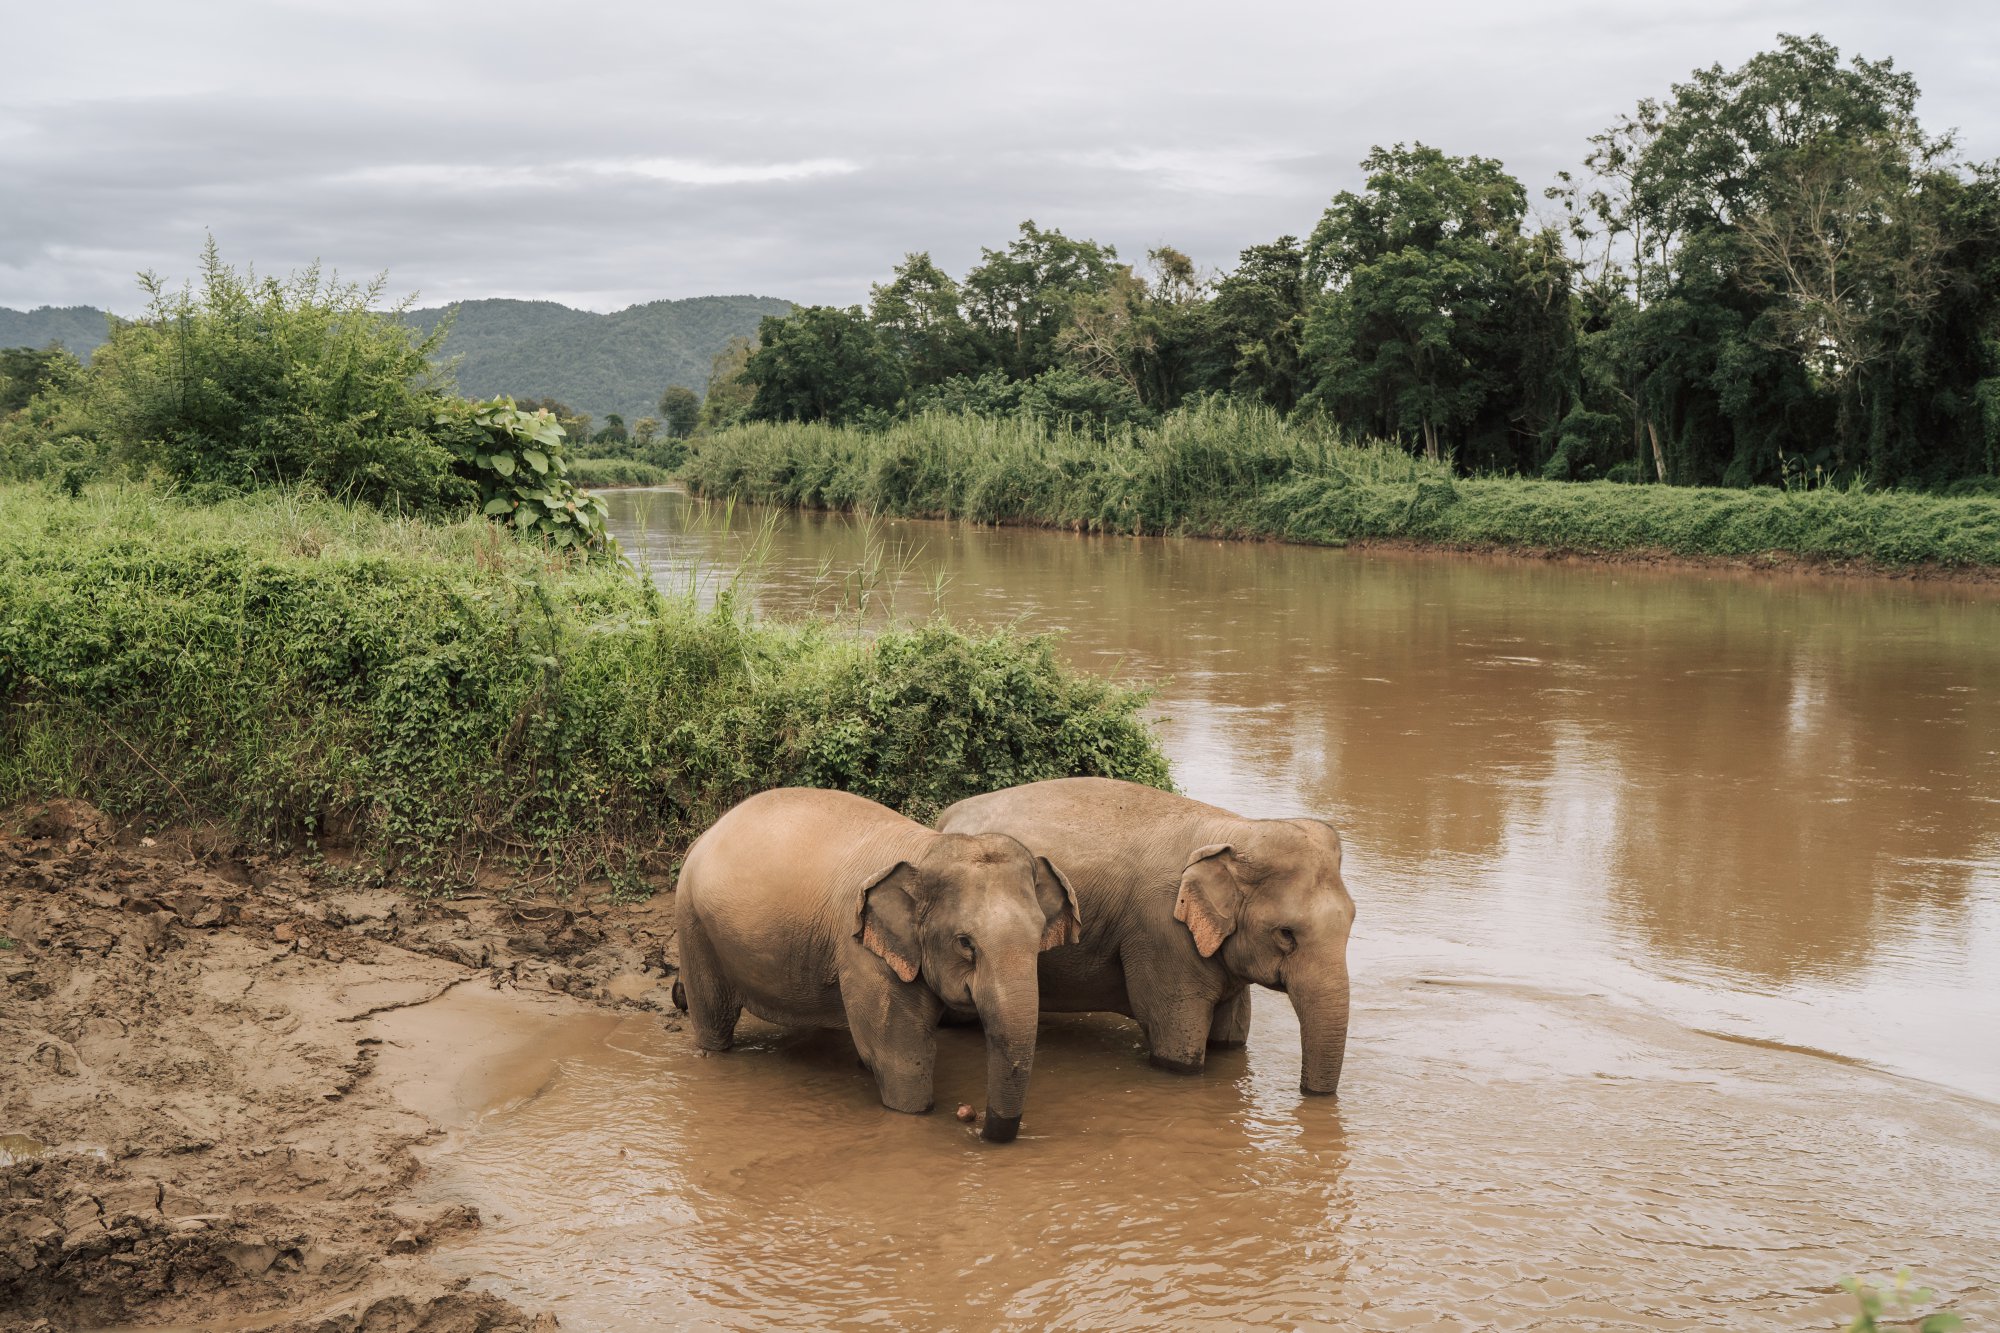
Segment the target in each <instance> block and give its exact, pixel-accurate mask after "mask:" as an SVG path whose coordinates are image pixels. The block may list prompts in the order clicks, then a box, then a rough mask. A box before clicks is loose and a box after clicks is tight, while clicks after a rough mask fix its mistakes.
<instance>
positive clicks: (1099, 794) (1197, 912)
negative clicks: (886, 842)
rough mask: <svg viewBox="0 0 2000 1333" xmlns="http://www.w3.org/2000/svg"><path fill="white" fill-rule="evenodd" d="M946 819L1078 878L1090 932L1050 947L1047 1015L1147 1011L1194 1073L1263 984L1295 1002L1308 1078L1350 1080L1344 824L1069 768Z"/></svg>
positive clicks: (1310, 1088)
mask: <svg viewBox="0 0 2000 1333" xmlns="http://www.w3.org/2000/svg"><path fill="white" fill-rule="evenodd" d="M938 827H939V828H940V829H943V830H944V831H946V832H948V833H958V834H967V835H971V834H993V833H1006V834H1011V835H1013V836H1014V837H1016V838H1019V839H1021V840H1022V841H1023V842H1025V843H1026V844H1027V845H1028V846H1029V847H1031V848H1033V849H1034V850H1035V851H1036V852H1037V853H1040V854H1043V855H1046V856H1050V857H1053V858H1054V859H1055V860H1056V861H1058V862H1060V863H1061V865H1062V866H1063V868H1064V870H1065V871H1066V872H1067V873H1068V875H1069V877H1070V882H1071V883H1073V884H1074V885H1075V886H1076V894H1077V901H1078V902H1079V903H1080V904H1081V906H1082V909H1083V938H1082V940H1081V941H1079V942H1078V943H1076V944H1074V945H1066V946H1064V947H1062V948H1059V949H1055V950H1053V951H1051V952H1049V953H1046V954H1043V955H1042V957H1041V1000H1042V1008H1043V1009H1044V1010H1045V1011H1047V1012H1049V1013H1072V1012H1078V1011H1086V1010H1106V1011H1109V1012H1112V1013H1118V1014H1125V1015H1127V1016H1128V1017H1131V1018H1135V1019H1137V1020H1138V1021H1139V1025H1140V1026H1141V1027H1142V1028H1144V1029H1145V1033H1146V1042H1147V1045H1148V1046H1149V1047H1150V1048H1151V1052H1152V1060H1153V1063H1154V1064H1156V1065H1159V1066H1161V1067H1163V1068H1166V1069H1172V1070H1176V1071H1179V1072H1183V1073H1192V1072H1194V1071H1195V1070H1198V1069H1200V1068H1201V1066H1202V1063H1203V1060H1204V1059H1205V1058H1206V1055H1207V1048H1208V1047H1209V1046H1228V1045H1240V1044H1242V1042H1243V1040H1244V1038H1245V1037H1246V1036H1247V1035H1248V1034H1249V1031H1250V992H1249V990H1248V989H1247V983H1250V982H1256V983H1258V984H1259V985H1264V986H1269V987H1270V988H1271V989H1273V990H1276V991H1282V992H1284V993H1286V994H1287V995H1289V996H1290V997H1291V1001H1292V1006H1293V1008H1295V1009H1296V1010H1297V1011H1298V1015H1299V1032H1300V1037H1301V1041H1302V1044H1303V1047H1304V1051H1303V1056H1304V1060H1303V1072H1302V1076H1301V1078H1300V1080H1299V1087H1300V1089H1301V1090H1302V1091H1304V1092H1309V1093H1332V1092H1335V1091H1337V1090H1338V1088H1339V1085H1340V1066H1341V1060H1342V1058H1343V1056H1344V1054H1345V1052H1346V1049H1347V1007H1348V998H1347V936H1348V931H1349V929H1350V927H1351V926H1352V925H1353V923H1354V899H1353V898H1351V897H1349V896H1348V892H1347V886H1346V885H1345V884H1344V883H1342V881H1341V878H1340V855H1341V846H1340V834H1339V833H1337V832H1335V831H1334V828H1333V826H1332V825H1330V824H1327V823H1325V822H1324V821H1322V820H1317V819H1245V818H1243V817H1242V816H1240V815H1234V814H1231V813H1230V812H1229V811H1227V810H1222V809H1218V808H1217V807H1215V806H1212V805H1203V804H1202V803H1201V802H1199V801H1191V800H1189V799H1187V798H1186V797H1185V796H1176V795H1174V794H1173V793H1172V792H1164V791H1159V790H1157V789H1155V788H1152V787H1141V786H1138V785H1136V784H1133V783H1129V782H1116V781H1113V780H1111V779H1108V778H1064V779H1060V780H1058V781H1054V782H1035V783H1030V784H1028V785H1026V786H1022V787H1014V788H1010V789H1008V790H1006V791H997V792H993V793H991V794H989V795H986V796H975V797H972V798H971V799H970V800H965V801H960V802H959V803H958V804H956V805H954V806H952V807H950V808H949V809H947V810H946V811H945V812H944V814H943V815H942V816H940V817H939V819H938Z"/></svg>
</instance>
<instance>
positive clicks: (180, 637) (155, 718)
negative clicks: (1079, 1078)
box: [0, 485, 1166, 874]
mask: <svg viewBox="0 0 2000 1333" xmlns="http://www.w3.org/2000/svg"><path fill="white" fill-rule="evenodd" d="M1141 702H1142V700H1141V698H1140V696H1139V695H1137V694H1136V693H1134V692H1131V691H1128V690H1125V689H1122V688H1120V687H1117V686H1115V685H1112V684H1109V683H1106V682H1103V681H1100V680H1097V679H1094V678H1091V677H1087V676H1083V675H1079V674H1077V673H1074V672H1071V671H1069V670H1067V669H1065V668H1063V667H1061V666H1059V665H1058V664H1057V662H1056V660H1055V658H1054V655H1053V653H1052V651H1051V649H1050V647H1049V645H1048V644H1047V643H1045V642H1043V641H1039V640H1034V639H1026V638H1022V637H1019V636H1014V635H1009V634H996V635H991V636H983V637H981V636H972V635H967V634H964V633H961V632H959V631H957V630H954V629H951V628H949V627H946V626H942V625H931V626H925V627H922V628H914V629H902V630H895V631H892V632H889V633H885V634H882V635H880V636H877V637H874V638H872V639H864V638H863V637H861V636H860V635H859V634H858V633H855V632H851V631H850V630H849V629H847V628H844V627H841V626H837V625H832V624H824V623H823V624H815V625H803V626H791V625H777V624H770V623H763V622H759V621H756V620H753V619H751V618H750V617H748V616H746V615H745V614H743V613H742V612H741V611H740V610H737V609H735V608H732V607H730V606H727V605H725V606H723V607H721V608H719V609H716V610H713V611H702V610H700V609H698V608H697V607H696V606H694V605H693V604H692V603H691V602H689V601H686V600H681V599H676V598H673V597H668V596H663V595H662V594H660V593H659V592H658V591H656V590H655V589H654V587H653V586H652V585H651V584H650V583H648V582H645V581H643V580H641V579H638V578H636V577H633V576H632V575H630V574H629V573H627V572H624V571H622V570H620V569H617V568H613V567H609V566H606V565H604V564H602V563H600V564H598V565H596V566H585V565H582V564H579V563H577V562H575V561H564V560H562V559H559V558H557V557H555V556H553V555H550V554H548V553H547V552H546V549H545V548H537V547H535V546H531V545H529V544H526V543H524V542H522V541H520V540H517V539H516V538H515V537H514V536H512V535H511V534H510V532H509V531H507V530H505V529H501V528H497V527H495V526H494V525H493V524H491V523H488V522H486V521H484V520H483V519H477V518H474V519H469V520H467V521H463V522H458V523H427V522H418V521H410V520H404V519H397V518H392V517H387V516H384V515H382V514H380V513H379V512H376V511H373V510H369V509H365V508H358V507H348V506H343V505H338V504H333V503H329V502H326V501H323V500H308V499H302V498H300V497H297V496H294V495H290V494H287V493H282V492H265V493H261V494H257V495H253V496H249V497H245V498H241V499H236V500H230V501H227V502H224V503H220V504H215V505H195V504H191V503H187V502H184V501H181V500H178V499H175V498H172V497H169V496H167V495H163V494H161V493H159V492H157V491H154V490H151V489H149V488H144V487H119V486H111V485H102V486H98V487H94V488H92V489H90V490H89V491H88V492H86V493H85V494H84V495H83V496H82V497H81V498H76V499H68V498H62V497H59V496H57V495H55V494H54V493H53V492H52V491H51V490H50V489H49V488H45V487H41V486H12V487H0V804H6V803H10V802H14V801H18V800H23V799H28V798H43V797H50V796H65V795H67V796H79V797H84V798H87V799H89V800H91V801H93V802H95V803H97V804H98V805H100V806H103V807H105V808H106V809H108V810H111V811H113V812H114V813H122V814H144V815H148V816H151V817H154V818H156V819H165V820H175V821H183V820H194V821H220V822H223V823H225V824H227V825H229V826H231V827H233V828H235V829H237V830H239V831H240V832H241V833H243V834H244V835H246V836H249V837H253V838H257V839H269V840H276V841H280V842H297V841H300V840H305V839H313V838H337V839H347V838H351V839H353V840H354V841H356V842H357V843H359V844H361V845H362V846H363V847H364V848H366V849H368V850H370V851H372V852H375V853H378V854H381V855H383V856H384V857H386V858H387V859H388V860H390V861H392V862H402V863H405V866H406V868H408V869H411V870H415V869H416V868H419V867H424V868H440V867H453V866H461V867H462V866H463V865H464V864H465V863H466V861H467V859H468V858H469V857H470V856H472V855H475V854H477V855H481V856H485V855H492V854H495V853H498V854H503V855H517V856H520V857H524V858H532V859H535V860H538V861H542V862H551V863H554V864H555V865H556V866H558V867H559V868H562V869H563V870H565V871H566V872H567V873H573V874H586V873H589V872H591V871H592V870H594V869H603V870H606V871H610V872H614V873H617V872H623V871H627V870H631V869H634V868H636V867H637V865H638V863H639V862H640V861H641V860H642V859H643V858H644V857H645V856H647V855H648V854H650V855H651V856H652V857H653V859H654V861H655V863H656V864H657V863H659V862H660V858H661V857H663V856H671V855H672V854H673V853H675V852H676V851H677V850H678V849H679V848H680V846H682V845H683V843H684V840H685V839H686V838H687V837H689V836H690V835H691V834H692V833H694V832H696V831H698V830H699V829H700V828H701V827H703V826H704V825H705V823H706V822H707V821H708V820H709V819H710V818H712V817H713V816H714V815H715V814H716V813H718V812H719V811H720V810H721V809H723V808H725V807H726V806H727V805H729V804H730V803H732V802H734V801H735V800H737V799H740V798H741V797H743V796H744V795H747V794H749V793H750V792H752V791H755V790H758V789H760V788H763V787H767V786H776V785H784V784H810V785H819V786H838V787H844V788H846V789H848V790H851V791H857V792H860V793H862V794H864V795H867V796H871V797H873V798H875V799H877V800H881V801H884V802H886V803H888V804H891V805H894V806H897V807H899V808H902V809H905V810H908V811H910V812H911V813H913V814H915V815H917V816H918V817H925V816H927V815H928V814H930V813H931V812H933V811H934V810H936V809H937V808H939V807H940V806H943V805H945V804H947V803H949V802H951V801H953V800H955V799H957V798H959V797H960V796H963V795H966V794H969V793H972V792H976V791H985V790H988V789H991V788H993V787H997V786H1004V785H1007V784H1009V783H1014V782H1023V781H1030V780H1034V779H1038V778H1043V777H1052V776H1057V775H1061V774H1071V773H1102V774H1113V775H1118V776H1123V777H1128V778H1134V779H1138V780H1141V781H1153V782H1162V781H1164V780H1165V774H1166V768H1165V761H1164V760H1163V759H1162V758H1161V755H1160V752H1159V751H1158V749H1157V748H1156V747H1155V745H1154V742H1153V740H1152V738H1151V736H1150V734H1149V733H1148V731H1147V730H1146V728H1145V726H1144V724H1143V723H1142V722H1141V721H1140V720H1139V718H1138V709H1139V707H1140V704H1141Z"/></svg>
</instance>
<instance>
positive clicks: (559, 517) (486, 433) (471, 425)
mask: <svg viewBox="0 0 2000 1333" xmlns="http://www.w3.org/2000/svg"><path fill="white" fill-rule="evenodd" d="M433 424H434V426H435V435H436V438H437V439H438V441H439V442H440V443H441V444H442V445H443V446H444V448H445V449H447V450H448V451H449V452H450V454H451V456H452V458H453V460H454V463H455V467H456V470H457V471H458V472H459V473H460V475H463V476H465V477H467V478H469V479H470V480H471V481H472V482H473V483H474V484H475V485H476V486H477V487H478V488H479V496H478V504H479V512H480V513H482V514H484V515H485V516H486V517H487V518H489V519H492V520H493V521H494V522H496V523H504V524H507V525H509V526H511V527H512V528H513V529H514V530H515V531H517V532H519V533H522V534H523V535H526V536H532V537H539V538H541V539H542V540H544V541H546V542H548V543H550V544H551V545H553V546H555V547H556V548H558V549H559V550H574V551H578V552H581V553H583V554H585V555H593V556H615V555H616V554H617V543H616V542H615V541H614V540H613V539H612V537H611V535H610V534H609V533H608V532H607V531H606V530H605V526H604V523H605V517H606V510H605V506H604V501H602V500H600V499H598V498H597V497H596V496H594V495H592V494H591V493H590V492H589V491H586V490H583V489H581V488H580V487H578V486H577V485H576V483H575V482H573V481H571V480H570V478H569V475H568V474H569V458H568V456H567V451H566V448H565V444H564V438H563V428H562V427H561V425H559V424H558V423H557V421H556V418H555V416H554V414H553V413H551V412H549V411H547V410H546V409H540V410H537V411H533V412H524V411H522V410H521V409H519V408H518V407H516V406H515V405H514V400H513V399H511V398H496V399H493V400H491V401H488V402H481V403H475V402H469V401H467V400H465V399H452V400H447V401H446V402H445V403H444V404H443V406H442V408H441V410H440V411H439V412H438V413H437V415H436V416H435V417H434V418H433Z"/></svg>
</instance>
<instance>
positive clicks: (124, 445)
mask: <svg viewBox="0 0 2000 1333" xmlns="http://www.w3.org/2000/svg"><path fill="white" fill-rule="evenodd" d="M142 282H143V283H144V285H145V287H146V290H147V291H148V293H149V294H150V297H151V302H150V305H149V307H148V309H147V312H146V314H145V316H144V317H143V318H141V319H138V320H133V321H130V322H119V323H116V324H114V325H113V327H112V329H111V338H110V340H109V342H107V343H106V344H105V345H104V346H103V347H101V348H100V349H99V350H98V353H97V355H96V356H95V357H93V358H92V360H91V363H90V365H89V366H88V367H86V366H84V365H83V364H82V363H80V362H78V361H77V360H76V359H75V358H74V357H71V356H69V355H68V354H67V353H65V352H61V351H59V350H51V351H41V352H37V351H34V350H32V349H9V350H7V351H5V352H4V353H0V404H4V405H5V407H6V408H7V409H11V410H0V478H5V477H25V478H54V479H56V480H58V481H59V483H60V484H61V488H62V489H64V490H66V491H67V492H69V493H70V494H71V495H72V496H74V495H76V494H78V493H79V492H80V491H81V490H82V488H83V485H84V484H85V483H86V482H88V481H90V480H91V479H93V478H96V477H100V476H110V475H114V474H116V473H120V472H127V473H136V474H140V475H157V476H159V477H162V478H164V479H165V480H167V481H169V482H172V483H173V484H175V485H177V486H179V487H180V488H182V489H184V490H186V491H188V492H189V493H191V494H194V495H199V496H211V497H212V496H219V495H226V494H232V493H241V492H247V491H253V490H257V489H261V488H266V487H300V486H303V487H307V488H310V489H313V490H317V491H321V492H324V493H326V494H329V495H333V496H336V497H341V498H346V499H353V500H360V501H365V502H367V503H370V504H374V505H377V506H379V507H382V508H386V509H394V510H399V511H405V512H415V513H424V514H432V515H440V516H449V515H454V514H458V513H462V512H465V511H467V510H470V509H473V508H477V509H479V510H480V512H482V513H484V514H485V515H486V516H487V517H488V518H490V519H492V520H494V521H496V522H500V523H506V524H508V525H510V526H511V527H513V528H514V529H515V530H516V531H517V532H519V533H521V534H523V535H527V536H533V537H537V538H540V539H541V540H543V541H545V542H547V543H548V544H550V545H553V546H555V547H557V548H559V549H568V550H573V551H577V552H581V553H583V554H586V555H611V554H615V546H614V544H613V543H612V542H611V541H610V539H609V537H608V536H607V535H606V534H605V530H604V506H603V504H602V502H601V501H598V500H596V499H595V498H593V497H592V496H591V495H589V494H588V493H587V492H585V491H581V490H579V489H578V488H577V487H576V485H575V483H574V482H573V481H571V480H570V478H569V477H568V475H567V473H568V456H567V442H566V440H565V434H564V430H563V426H562V423H561V421H560V420H559V419H558V418H557V416H556V415H554V414H552V413H551V412H549V411H546V410H532V411H531V410H523V409H519V408H516V407H515V405H514V403H513V401H512V400H511V399H496V400H493V401H490V402H479V403H475V402H470V401H467V400H466V399H463V398H459V397H457V396H456V395H455V394H453V393H451V392H449V391H448V389H447V386H446V384H445V382H444V380H443V378H442V376H441V373H440V372H439V370H438V368H437V365H436V360H435V353H436V351H437V347H438V344H439V343H440V342H441V341H442V340H443V338H444V336H445V328H444V327H443V326H438V327H435V328H433V329H432V330H430V331H429V332H428V333H417V332H415V331H413V330H412V329H411V328H410V327H409V326H408V325H407V324H406V323H405V322H404V320H403V319H402V309H401V307H393V308H391V309H389V310H387V311H383V310H382V309H380V304H381V302H380V297H381V291H382V282H381V280H379V279H378V280H377V281H376V282H374V283H372V284H369V285H366V286H363V285H360V284H355V283H341V282H339V281H337V280H334V279H331V278H324V277H322V275H321V274H320V271H319V270H318V269H317V268H310V269H307V270H305V271H304V272H301V273H296V274H293V275H292V276H291V277H290V278H289V279H284V280H280V279H276V278H261V279H260V278H258V277H256V276H255V275H254V274H242V273H238V272H237V271H236V270H235V269H233V268H231V267H230V266H229V265H227V264H225V263H223V262H222V259H221V257H220V255H219V254H218V252H217V250H216V246H215V243H214V242H213V241H212V240H211V241H210V242H209V244H208V247H207V249H206V251H205V252H204V253H203V256H202V273H201V281H200V283H199V285H198V286H190V287H186V288H182V289H180V290H178V291H173V290H169V289H168V288H167V287H166V286H165V284H163V283H162V282H160V281H159V280H158V279H157V278H154V277H152V276H151V275H147V276H145V277H144V278H143V279H142ZM621 433H622V429H621Z"/></svg>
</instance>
